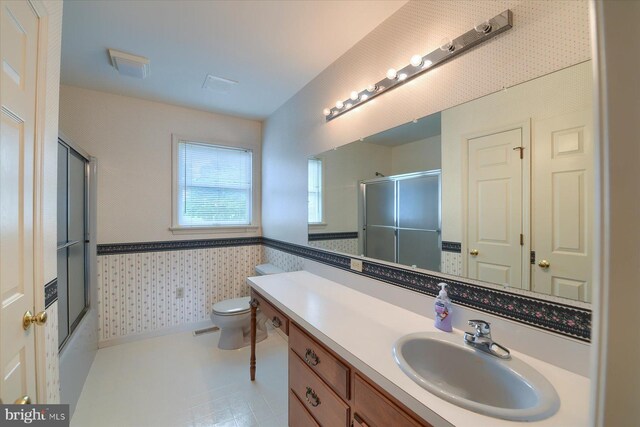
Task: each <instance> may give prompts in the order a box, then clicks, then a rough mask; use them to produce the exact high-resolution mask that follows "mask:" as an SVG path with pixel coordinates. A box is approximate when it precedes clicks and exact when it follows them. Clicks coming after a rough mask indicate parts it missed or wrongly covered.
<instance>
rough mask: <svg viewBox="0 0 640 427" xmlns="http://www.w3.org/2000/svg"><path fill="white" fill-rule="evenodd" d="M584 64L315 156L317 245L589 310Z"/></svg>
mask: <svg viewBox="0 0 640 427" xmlns="http://www.w3.org/2000/svg"><path fill="white" fill-rule="evenodd" d="M592 82H593V80H592V76H591V63H590V61H588V62H585V63H581V64H578V65H575V66H573V67H569V68H566V69H563V70H560V71H557V72H555V73H552V74H549V75H546V76H543V77H540V78H538V79H535V80H531V81H529V82H526V83H522V84H520V85H517V86H514V87H511V88H509V89H506V90H503V91H500V92H497V93H494V94H491V95H488V96H485V97H483V98H479V99H476V100H474V101H471V102H467V103H465V104H462V105H459V106H456V107H453V108H450V109H447V110H444V111H442V112H439V113H435V114H432V115H430V116H427V117H424V118H421V119H418V120H414V121H413V122H411V123H407V124H404V125H401V126H398V127H396V128H393V129H389V130H386V131H384V132H381V133H379V134H376V135H372V136H369V137H367V138H364V139H363V140H361V141H356V142H353V143H350V144H347V145H344V146H342V147H339V148H338V149H335V150H331V151H328V152H325V153H321V154H318V155H317V156H314V157H313V159H310V160H309V245H310V246H314V247H318V248H322V249H327V250H332V251H336V252H342V253H346V254H350V255H364V256H366V257H369V258H374V259H379V260H384V261H389V262H395V263H399V264H403V265H409V266H416V267H418V268H422V269H426V270H430V271H436V272H438V271H439V272H442V273H447V274H453V275H458V276H464V277H468V278H472V279H476V280H480V281H483V282H488V283H492V284H497V285H501V286H505V287H510V288H518V289H524V290H530V291H534V292H538V293H540V294H547V295H554V296H557V297H564V298H569V299H572V300H579V301H584V302H590V301H591V286H592V285H591V264H592V254H593V208H592V206H593V203H594V201H593V199H592V197H593V194H594V188H593V164H594V160H593V135H592V134H593V131H592V121H591V120H592V111H593V110H592V108H593V106H592Z"/></svg>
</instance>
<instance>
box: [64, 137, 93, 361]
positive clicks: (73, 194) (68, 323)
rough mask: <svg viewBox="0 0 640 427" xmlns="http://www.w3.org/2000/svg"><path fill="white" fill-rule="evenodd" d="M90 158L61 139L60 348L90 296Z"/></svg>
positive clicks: (80, 317) (79, 317)
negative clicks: (88, 265)
mask: <svg viewBox="0 0 640 427" xmlns="http://www.w3.org/2000/svg"><path fill="white" fill-rule="evenodd" d="M88 165H89V160H88V159H87V158H85V157H84V156H83V155H81V154H80V153H78V152H77V151H76V150H74V149H73V148H71V147H70V146H69V145H68V144H67V143H65V142H64V141H63V140H62V139H58V248H57V249H58V251H57V252H58V253H57V256H58V347H59V348H60V349H62V347H63V346H64V344H65V343H66V342H67V340H68V338H69V336H70V335H71V333H72V332H73V331H74V329H75V328H76V327H77V325H78V324H79V323H80V320H81V319H82V317H83V316H84V314H85V312H86V311H87V308H88V307H89V298H88V292H87V290H88V268H87V263H88V253H89V251H88V244H89V238H88V227H87V223H88V216H87V213H88V186H87V185H88Z"/></svg>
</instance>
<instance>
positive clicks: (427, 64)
mask: <svg viewBox="0 0 640 427" xmlns="http://www.w3.org/2000/svg"><path fill="white" fill-rule="evenodd" d="M432 65H433V62H431V61H429V60H428V59H427V60H426V61H424V64H422V68H429V67H431V66H432Z"/></svg>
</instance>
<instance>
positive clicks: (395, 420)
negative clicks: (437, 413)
mask: <svg viewBox="0 0 640 427" xmlns="http://www.w3.org/2000/svg"><path fill="white" fill-rule="evenodd" d="M353 415H354V420H355V421H356V422H355V423H354V424H355V425H356V426H358V424H359V425H362V426H368V427H387V426H394V427H421V426H423V425H425V426H428V424H421V423H419V422H417V421H416V420H414V419H412V418H410V417H409V416H408V415H407V414H406V412H404V410H402V409H401V408H400V407H398V406H397V405H396V404H394V403H393V402H392V401H390V400H389V399H388V398H387V397H385V396H384V395H383V394H382V393H380V392H379V391H378V390H376V389H375V388H373V387H372V386H371V385H369V383H367V382H366V381H365V380H364V379H362V378H360V376H358V375H355V380H354V387H353Z"/></svg>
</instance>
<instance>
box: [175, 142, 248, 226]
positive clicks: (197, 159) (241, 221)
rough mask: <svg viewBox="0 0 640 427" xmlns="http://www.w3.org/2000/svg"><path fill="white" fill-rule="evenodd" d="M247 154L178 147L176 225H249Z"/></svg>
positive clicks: (213, 147) (200, 145)
mask: <svg viewBox="0 0 640 427" xmlns="http://www.w3.org/2000/svg"><path fill="white" fill-rule="evenodd" d="M251 155H252V153H251V151H248V150H243V149H237V148H228V147H221V146H216V145H210V144H203V143H197V142H187V141H180V142H179V143H178V165H177V174H178V183H177V185H178V225H180V226H184V227H198V226H200V227H202V226H225V225H249V224H251V200H252V185H251V184H252V183H251V177H252V173H251V172H252V171H251Z"/></svg>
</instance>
